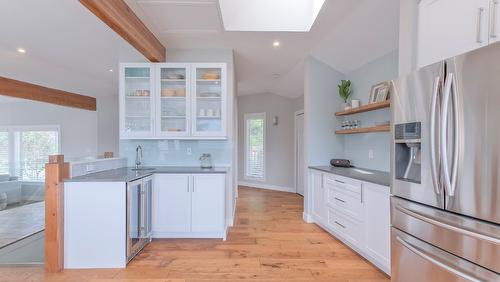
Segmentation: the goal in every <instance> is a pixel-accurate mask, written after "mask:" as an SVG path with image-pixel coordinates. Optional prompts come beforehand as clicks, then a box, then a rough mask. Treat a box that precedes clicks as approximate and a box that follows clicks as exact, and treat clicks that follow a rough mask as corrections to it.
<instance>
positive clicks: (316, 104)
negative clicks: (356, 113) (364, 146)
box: [304, 57, 345, 166]
mask: <svg viewBox="0 0 500 282" xmlns="http://www.w3.org/2000/svg"><path fill="white" fill-rule="evenodd" d="M341 79H345V75H344V74H342V73H340V72H338V71H336V70H335V69H333V68H331V67H330V66H328V65H326V64H324V63H322V62H320V61H318V60H316V59H314V58H312V57H309V58H307V59H306V62H305V69H304V113H305V116H304V125H305V128H304V134H305V140H306V141H305V155H306V162H307V165H308V166H312V165H327V164H329V163H330V159H332V158H342V157H343V156H344V148H343V147H344V146H343V139H342V137H340V136H338V135H336V134H335V129H336V128H338V127H339V126H340V122H341V121H339V120H338V119H336V118H335V112H336V111H338V109H339V108H340V103H341V100H340V99H339V98H338V94H337V93H338V90H337V84H338V83H339V81H340V80H341Z"/></svg>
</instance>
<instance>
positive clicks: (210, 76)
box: [201, 72, 220, 80]
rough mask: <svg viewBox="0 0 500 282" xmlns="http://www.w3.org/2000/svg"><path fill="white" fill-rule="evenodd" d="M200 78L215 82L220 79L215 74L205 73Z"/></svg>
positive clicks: (218, 75) (217, 74)
mask: <svg viewBox="0 0 500 282" xmlns="http://www.w3.org/2000/svg"><path fill="white" fill-rule="evenodd" d="M201 78H202V79H205V80H216V79H220V74H219V73H216V72H205V73H203V75H202V76H201Z"/></svg>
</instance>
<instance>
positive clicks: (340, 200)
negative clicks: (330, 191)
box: [334, 197, 345, 203]
mask: <svg viewBox="0 0 500 282" xmlns="http://www.w3.org/2000/svg"><path fill="white" fill-rule="evenodd" d="M334 199H335V200H337V201H339V202H342V203H345V201H344V200H342V199H339V198H337V197H334Z"/></svg>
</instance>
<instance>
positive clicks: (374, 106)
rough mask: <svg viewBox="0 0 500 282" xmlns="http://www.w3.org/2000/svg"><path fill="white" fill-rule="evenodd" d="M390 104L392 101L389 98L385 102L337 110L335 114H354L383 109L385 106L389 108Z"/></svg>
mask: <svg viewBox="0 0 500 282" xmlns="http://www.w3.org/2000/svg"><path fill="white" fill-rule="evenodd" d="M390 106H391V101H390V100H387V101H383V102H378V103H372V104H368V105H363V106H360V107H359V108H355V109H350V110H346V111H341V112H336V113H335V115H336V116H347V115H352V114H357V113H364V112H369V111H375V110H378V109H383V108H389V107H390Z"/></svg>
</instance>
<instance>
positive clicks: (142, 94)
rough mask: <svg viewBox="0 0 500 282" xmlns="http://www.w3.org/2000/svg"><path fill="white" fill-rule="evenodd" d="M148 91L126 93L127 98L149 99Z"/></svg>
mask: <svg viewBox="0 0 500 282" xmlns="http://www.w3.org/2000/svg"><path fill="white" fill-rule="evenodd" d="M150 94H151V93H150V92H149V90H135V91H132V92H129V93H128V95H127V96H128V97H149V96H150Z"/></svg>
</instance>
